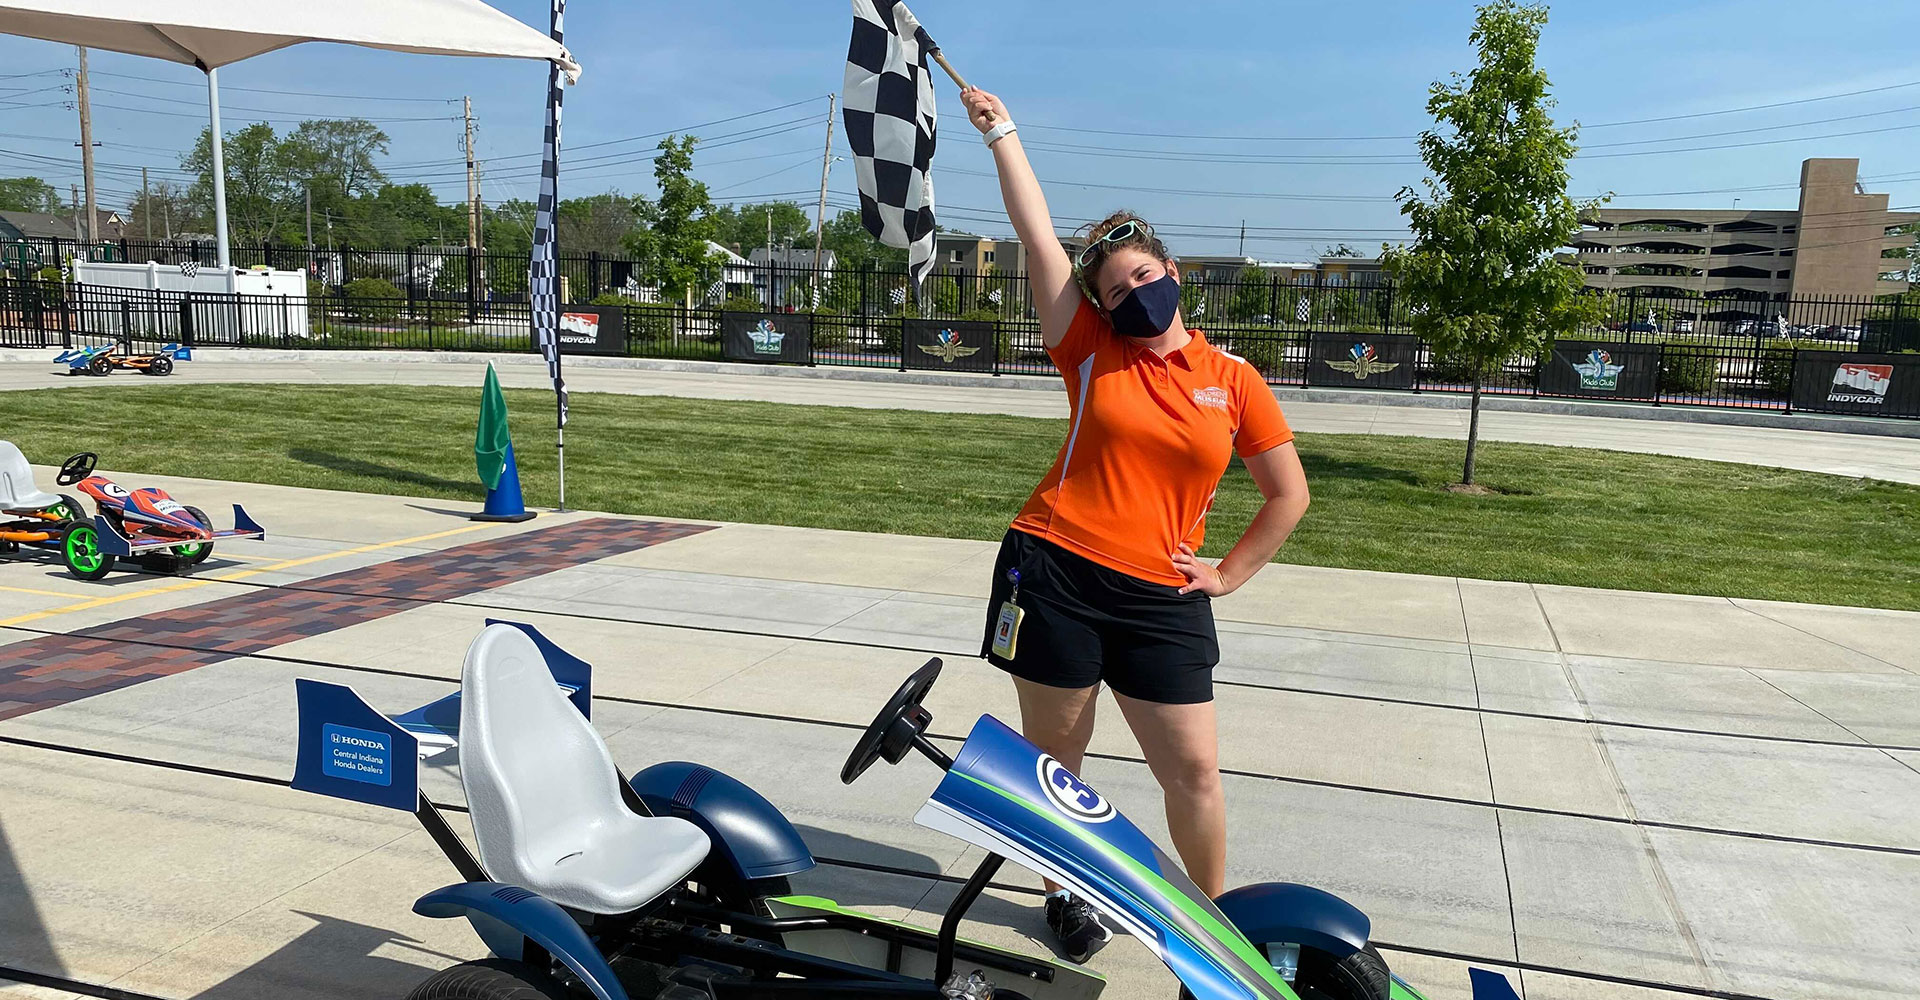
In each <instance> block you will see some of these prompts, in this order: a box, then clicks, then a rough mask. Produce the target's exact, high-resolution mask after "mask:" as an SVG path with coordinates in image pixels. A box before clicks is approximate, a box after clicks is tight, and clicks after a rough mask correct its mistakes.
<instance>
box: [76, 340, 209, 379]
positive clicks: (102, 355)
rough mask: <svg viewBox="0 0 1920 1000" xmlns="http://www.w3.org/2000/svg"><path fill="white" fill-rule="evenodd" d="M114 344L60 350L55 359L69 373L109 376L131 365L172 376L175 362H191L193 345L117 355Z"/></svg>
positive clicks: (137, 369)
mask: <svg viewBox="0 0 1920 1000" xmlns="http://www.w3.org/2000/svg"><path fill="white" fill-rule="evenodd" d="M118 350H119V348H118V347H116V346H115V345H113V344H106V345H103V346H100V347H76V348H73V349H72V350H68V351H61V352H60V354H59V355H58V356H57V357H55V358H54V359H53V363H54V364H56V365H66V366H67V374H68V375H109V374H112V373H113V370H114V369H116V368H128V369H132V370H133V371H138V372H146V373H147V374H148V375H171V374H173V363H174V362H176V361H192V360H193V348H191V347H181V346H180V345H179V344H167V345H165V346H163V347H161V348H160V349H159V350H158V351H155V352H153V353H151V354H125V355H122V354H118V353H116V352H117V351H118Z"/></svg>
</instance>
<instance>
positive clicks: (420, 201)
mask: <svg viewBox="0 0 1920 1000" xmlns="http://www.w3.org/2000/svg"><path fill="white" fill-rule="evenodd" d="M316 211H317V210H316ZM344 221H345V225H339V224H336V225H335V227H334V233H333V235H334V238H335V239H344V240H345V241H346V242H349V243H357V244H360V245H362V246H374V247H389V248H399V247H410V246H416V245H418V244H421V243H439V244H453V243H465V242H466V241H467V210H466V207H465V206H463V205H442V204H440V201H439V199H438V198H436V197H434V194H433V189H432V188H430V187H428V186H427V185H425V184H387V185H384V186H382V187H381V188H380V190H379V191H377V192H375V193H374V194H373V195H372V196H371V197H363V198H356V199H354V200H353V201H351V202H349V203H348V204H347V206H346V217H345V220H344ZM316 238H317V237H316Z"/></svg>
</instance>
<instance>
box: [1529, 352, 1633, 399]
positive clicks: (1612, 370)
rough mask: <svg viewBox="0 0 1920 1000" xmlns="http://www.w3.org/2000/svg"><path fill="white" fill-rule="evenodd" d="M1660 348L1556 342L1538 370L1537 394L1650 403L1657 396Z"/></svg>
mask: <svg viewBox="0 0 1920 1000" xmlns="http://www.w3.org/2000/svg"><path fill="white" fill-rule="evenodd" d="M1659 373H1660V348H1659V347H1658V346H1657V345H1654V344H1613V343H1602V342H1600V341H1594V340H1557V341H1554V344H1553V353H1552V355H1551V356H1549V357H1548V358H1547V363H1546V364H1545V365H1543V366H1542V367H1541V369H1540V391H1541V392H1542V393H1545V394H1546V395H1549V396H1594V397H1599V398H1604V399H1653V398H1654V396H1655V394H1656V393H1657V392H1658V388H1657V387H1658V384H1659Z"/></svg>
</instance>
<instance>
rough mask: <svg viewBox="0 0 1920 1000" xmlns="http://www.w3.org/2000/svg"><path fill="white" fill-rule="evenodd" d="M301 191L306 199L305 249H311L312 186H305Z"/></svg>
mask: <svg viewBox="0 0 1920 1000" xmlns="http://www.w3.org/2000/svg"><path fill="white" fill-rule="evenodd" d="M301 193H302V194H304V195H306V201H307V249H308V250H312V249H313V188H311V187H309V188H306V189H305V190H303V191H302V192H301Z"/></svg>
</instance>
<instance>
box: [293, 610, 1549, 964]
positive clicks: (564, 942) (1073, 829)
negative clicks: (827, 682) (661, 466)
mask: <svg viewBox="0 0 1920 1000" xmlns="http://www.w3.org/2000/svg"><path fill="white" fill-rule="evenodd" d="M939 673H940V661H939V660H937V659H935V660H930V661H928V662H927V663H926V665H925V666H922V667H921V668H920V669H919V670H917V671H915V672H914V674H913V675H912V676H911V677H910V678H908V679H907V681H906V683H905V684H903V685H901V687H900V689H899V690H898V691H896V692H895V693H894V695H893V697H892V698H891V699H889V700H888V701H887V703H886V705H885V707H883V708H882V709H881V710H880V713H879V714H878V715H877V716H875V717H874V720H873V723H872V724H871V725H870V726H868V727H867V729H866V731H865V732H863V733H862V734H861V736H860V739H859V741H858V742H857V743H856V744H855V746H854V749H853V753H852V755H851V756H849V757H848V758H847V761H846V764H845V766H844V767H843V768H842V769H841V772H840V777H841V780H842V781H844V782H848V783H851V782H852V781H854V780H855V779H857V778H859V777H860V776H861V775H862V774H863V773H865V772H866V770H867V769H868V768H869V767H871V766H872V765H873V764H874V763H875V762H876V761H879V760H882V759H884V760H886V761H887V762H889V763H899V762H900V761H901V760H902V759H903V758H905V757H906V755H907V754H908V752H909V751H918V752H919V753H920V754H921V755H922V756H924V757H925V758H926V759H928V760H929V761H932V762H933V763H934V764H935V765H936V766H938V767H940V768H941V769H942V770H944V771H945V776H944V777H943V778H942V779H941V780H940V782H939V784H938V786H937V787H936V788H935V789H934V791H933V795H932V797H931V798H930V799H928V801H927V803H926V805H925V806H923V807H922V808H921V809H920V811H919V813H918V815H917V816H915V820H916V821H917V822H919V823H921V824H923V825H925V826H929V827H932V828H933V829H935V830H939V831H942V832H945V833H949V834H952V835H953V836H956V837H958V838H960V839H961V840H964V841H966V842H967V843H969V844H973V845H976V846H978V847H981V848H984V849H985V850H986V851H988V852H989V854H988V857H987V858H986V860H985V861H983V862H982V863H981V864H980V866H979V867H978V868H977V869H976V870H975V871H974V872H973V874H972V876H971V877H970V878H968V879H967V881H966V883H965V886H964V887H963V888H962V889H961V890H960V892H959V893H958V895H956V896H955V897H954V900H953V903H952V905H951V906H950V907H949V908H948V909H947V911H946V914H945V916H944V917H943V918H942V920H941V923H940V928H939V929H938V930H937V931H935V930H928V929H923V928H919V927H914V926H910V925H908V924H904V923H900V922H897V921H892V920H884V919H881V918H878V917H873V916H868V915H866V914H862V913H859V912H857V911H853V910H850V909H847V908H844V907H841V906H839V905H838V904H836V903H834V902H832V901H831V900H827V899H821V898H818V897H813V896H801V895H792V894H791V893H790V889H789V885H788V878H789V877H790V876H792V875H795V874H797V873H800V872H804V871H806V870H808V869H810V868H812V867H814V859H813V855H812V854H811V853H810V852H809V851H808V849H807V845H806V844H805V843H804V842H803V841H802V840H801V838H800V836H799V835H798V833H797V832H796V831H795V830H794V828H793V826H792V824H790V823H789V822H788V821H787V820H786V818H785V817H784V816H782V815H781V814H780V811H779V810H778V809H776V808H774V806H773V805H772V804H771V803H769V802H768V801H767V800H766V799H764V798H762V797H761V796H760V795H759V794H757V793H756V792H754V791H753V790H752V789H750V788H748V787H747V786H746V785H745V784H742V783H741V782H740V781H738V780H735V779H734V778H732V777H730V776H728V775H726V774H723V773H721V772H719V771H716V770H714V769H712V768H709V767H704V766H702V765H699V764H693V763H687V762H684V761H673V762H668V763H660V764H654V765H652V766H651V767H648V768H646V769H645V770H642V771H640V772H639V773H637V774H635V775H634V776H633V777H632V779H631V780H627V779H623V778H622V776H621V774H620V772H619V771H618V770H617V769H616V767H615V765H614V762H613V758H612V757H611V756H610V755H609V754H608V752H607V747H606V744H605V743H603V742H602V741H601V739H600V737H599V736H598V734H596V733H595V731H594V729H593V726H592V725H591V723H590V722H589V715H590V712H591V708H592V698H591V694H592V670H591V668H590V667H589V666H588V665H587V664H586V663H585V662H584V661H582V660H580V659H578V658H577V657H574V656H571V655H569V654H568V653H566V652H565V651H563V650H561V649H560V648H559V647H558V646H556V645H554V644H553V643H552V642H551V641H549V640H548V639H547V638H546V637H545V636H543V635H541V634H540V633H539V632H538V631H536V630H535V629H533V628H532V627H531V626H527V625H522V624H517V623H510V622H493V621H490V622H488V623H487V626H486V628H485V629H484V630H483V631H482V632H481V633H480V635H479V637H478V638H477V639H475V641H474V643H473V645H472V646H471V647H470V648H469V649H468V651H467V658H466V663H465V666H464V668H463V670H462V673H461V680H460V691H459V692H457V693H455V694H451V695H448V696H447V697H445V698H442V699H440V700H439V701H436V702H433V703H431V704H429V705H425V706H422V707H420V708H417V709H414V710H413V711H411V712H407V713H404V714H402V715H399V716H397V717H393V718H389V717H387V716H385V715H382V714H381V713H380V712H378V711H376V710H375V709H373V708H372V707H370V706H369V705H367V704H366V702H364V701H362V700H361V699H360V698H359V696H358V695H356V694H355V693H354V692H353V690H352V689H351V688H348V687H345V686H342V685H338V684H330V683H325V682H321V681H314V680H307V679H301V680H299V681H297V682H296V685H297V696H298V702H299V738H298V762H297V764H296V767H295V772H294V779H293V787H295V788H297V789H301V790H304V791H310V792H317V793H320V794H324V795H331V796H335V797H338V798H343V799H351V800H354V801H358V802H365V803H370V804H374V805H381V806H387V807H390V808H394V809H401V810H405V811H408V812H412V813H413V814H414V816H415V817H416V818H417V819H418V820H419V821H420V823H421V825H422V826H424V827H425V828H426V829H427V831H428V832H429V833H430V834H431V835H432V836H433V838H434V840H435V842H436V843H437V844H438V845H439V846H440V848H441V850H442V851H443V852H445V854H446V856H447V859H448V860H449V861H450V862H452V864H453V866H454V867H455V868H456V869H457V870H458V871H459V873H460V875H461V876H462V877H463V878H464V879H465V881H462V882H457V883H454V884H452V885H448V886H445V887H442V888H439V889H435V890H433V891H432V892H429V893H427V894H426V895H424V896H422V897H420V899H419V900H418V901H417V902H416V903H415V904H414V906H413V909H414V912H416V913H419V914H421V915H423V916H427V917H465V918H466V919H467V920H468V921H469V922H470V923H471V924H472V926H473V929H474V930H475V932H476V933H478V935H479V936H480V938H481V940H482V941H483V942H485V944H486V945H487V947H488V949H489V950H490V951H491V952H492V957H491V958H488V959H486V960H483V961H478V962H466V963H463V964H460V965H455V966H453V967H451V968H448V969H444V970H442V971H440V972H438V973H435V974H434V975H433V976H431V977H429V978H428V979H427V980H426V981H425V982H423V983H421V984H420V986H419V987H417V988H416V989H414V990H413V992H412V993H411V994H409V996H410V997H411V998H413V1000H429V998H432V1000H533V998H536V997H545V998H550V1000H557V998H562V997H586V996H592V997H594V998H597V1000H627V998H633V1000H699V998H712V1000H788V998H830V997H831V998H840V997H889V998H891V997H919V998H964V1000H989V998H992V997H995V996H998V997H1000V998H1002V1000H1027V998H1033V1000H1053V998H1060V1000H1092V998H1094V997H1096V996H1098V994H1099V992H1100V990H1101V989H1102V987H1104V986H1105V980H1104V979H1103V978H1101V977H1100V976H1099V975H1098V974H1096V973H1094V972H1093V971H1092V970H1090V969H1087V968H1085V967H1082V966H1078V965H1074V964H1072V963H1069V962H1064V961H1058V960H1053V959H1045V958H1032V957H1028V956H1025V955H1021V954H1019V953H1016V952H1012V951H1008V950H1005V949H1002V948H997V947H991V946H987V945H983V944H977V943H972V942H968V941H964V940H962V939H961V938H960V937H959V935H958V931H959V927H960V922H961V919H962V918H963V917H964V916H965V914H966V912H967V910H968V908H969V907H970V906H972V904H973V903H974V901H975V900H976V899H978V898H979V896H980V894H981V892H982V891H983V890H985V889H986V887H987V884H988V880H990V879H991V878H992V877H993V876H994V874H995V873H996V872H997V871H998V870H999V868H1000V866H1001V864H1002V862H1003V861H1006V860H1009V859H1011V860H1013V861H1014V862H1016V863H1018V864H1021V865H1024V866H1026V867H1027V868H1030V869H1032V870H1033V871H1035V872H1038V873H1040V874H1043V875H1045V876H1047V877H1049V878H1052V879H1054V880H1056V881H1058V882H1060V883H1062V884H1064V885H1067V886H1070V887H1071V888H1072V889H1073V890H1074V891H1075V892H1076V893H1079V894H1081V895H1083V896H1084V897H1085V898H1086V899H1087V900H1088V901H1090V902H1091V903H1092V904H1093V905H1095V906H1096V907H1098V908H1099V909H1100V910H1101V912H1102V913H1104V914H1105V915H1106V916H1107V917H1108V918H1109V919H1110V920H1111V921H1113V922H1114V924H1115V925H1117V926H1118V927H1121V928H1124V929H1125V930H1127V931H1129V932H1130V933H1132V934H1133V935H1134V936H1135V937H1137V938H1139V939H1140V941H1141V942H1142V943H1144V944H1145V945H1147V947H1149V948H1151V949H1152V950H1153V951H1154V952H1155V953H1156V954H1158V955H1159V956H1160V958H1162V959H1163V960H1165V962H1166V963H1167V965H1168V966H1169V967H1170V968H1171V969H1172V971H1173V972H1174V974H1175V975H1176V976H1178V977H1179V979H1180V981H1181V982H1182V983H1184V984H1185V986H1186V991H1187V992H1188V994H1189V995H1191V996H1193V997H1197V998H1201V1000H1295V998H1306V1000H1421V996H1420V994H1419V993H1418V992H1417V991H1415V990H1414V989H1413V987H1411V986H1409V985H1407V984H1406V983H1405V982H1403V981H1401V980H1400V979H1398V978H1397V977H1395V976H1393V975H1391V973H1389V972H1388V970H1387V967H1386V964H1385V962H1383V961H1382V960H1381V958H1380V955H1379V953H1378V952H1376V951H1375V950H1374V949H1373V948H1372V946H1371V945H1369V944H1368V942H1367V935H1368V932H1369V927H1370V925H1369V922H1368V920H1367V918H1366V916H1365V915H1364V914H1362V913H1361V912H1360V911H1359V910H1357V909H1355V908H1354V907H1353V906H1351V905H1349V904H1347V903H1346V902H1344V901H1342V900H1340V899H1338V898H1337V897H1335V896H1333V895H1331V894H1328V893H1325V892H1322V891H1320V890H1318V889H1313V888H1309V887H1307V886H1304V885H1294V884H1288V883H1270V884H1264V885H1254V886H1246V887H1244V888H1241V889H1236V890H1234V891H1232V892H1229V893H1227V894H1226V895H1224V896H1222V897H1221V898H1220V899H1219V900H1218V902H1217V905H1216V902H1215V901H1212V900H1208V899H1207V898H1205V897H1204V896H1203V895H1202V894H1201V893H1200V892H1199V891H1198V890H1197V889H1196V888H1195V887H1194V885H1193V883H1192V882H1191V881H1189V880H1188V879H1187V877H1186V875H1185V874H1184V873H1183V872H1182V871H1181V870H1180V868H1179V867H1178V866H1177V865H1175V864H1174V863H1173V862H1172V861H1171V860H1170V859H1169V858H1168V857H1167V856H1166V855H1165V854H1163V853H1161V852H1160V850H1159V849H1158V848H1156V847H1155V846H1154V845H1153V843H1152V842H1151V841H1149V840H1148V839H1147V838H1146V837H1145V836H1144V835H1142V834H1141V832H1140V831H1139V830H1138V829H1136V828H1135V827H1134V826H1133V824H1132V823H1130V822H1128V821H1127V819H1126V818H1125V817H1124V816H1122V815H1120V813H1119V812H1118V811H1117V810H1116V809H1115V808H1114V807H1113V805H1112V804H1111V803H1109V802H1107V801H1106V800H1105V799H1103V798H1101V796H1100V795H1099V793H1097V792H1095V791H1094V790H1093V788H1092V787H1090V786H1089V785H1087V784H1086V783H1085V782H1083V781H1081V780H1080V779H1078V778H1077V777H1075V776H1074V775H1073V774H1071V773H1070V772H1068V771H1067V769H1066V768H1064V767H1062V766H1060V764H1059V763H1058V762H1057V761H1055V760H1053V759H1052V758H1051V757H1049V756H1047V755H1046V754H1045V753H1042V752H1041V751H1040V750H1039V749H1038V748H1036V747H1035V746H1034V745H1033V744H1032V743H1029V742H1027V741H1026V740H1025V739H1023V738H1022V737H1021V736H1020V735H1019V734H1018V733H1016V732H1014V731H1013V730H1011V729H1009V728H1007V727H1006V726H1005V725H1003V724H1002V723H1000V722H999V721H998V720H996V719H994V718H993V717H991V716H982V717H981V718H980V720H979V721H978V722H977V723H975V725H974V727H973V732H972V734H971V735H970V736H968V738H967V741H966V743H965V745H963V746H962V747H960V749H959V752H958V753H957V754H955V755H954V756H952V757H949V756H947V754H946V753H944V752H943V751H942V750H941V749H940V748H939V747H937V746H935V745H934V744H933V743H932V742H931V741H930V740H928V738H927V737H926V731H927V727H928V725H929V723H931V722H932V719H933V716H932V714H931V713H929V712H928V711H927V710H926V708H924V707H923V706H922V704H921V701H922V699H923V698H925V697H926V694H927V692H928V691H929V690H930V689H931V688H932V687H933V684H934V681H935V679H936V678H937V677H938V676H939ZM455 746H457V747H458V750H459V764H460V779H461V783H462V785H463V786H464V787H465V790H466V796H467V808H468V810H469V811H470V813H471V816H472V821H473V833H474V839H475V841H476V842H477V844H478V847H479V857H478V858H475V857H474V856H473V855H472V854H471V853H470V852H469V851H468V850H467V848H466V845H465V843H464V842H463V841H462V840H461V839H460V838H459V837H458V836H457V835H455V834H454V832H453V831H452V830H451V829H450V828H449V827H448V825H447V823H446V821H445V819H444V818H443V817H442V815H441V813H440V811H439V809H438V808H437V807H436V806H435V805H434V804H433V803H432V802H431V801H429V800H428V798H427V797H426V796H425V795H424V794H423V793H422V792H421V791H420V786H419V773H418V758H419V757H420V756H422V755H427V756H432V755H437V754H440V753H444V752H446V751H447V750H449V749H452V748H454V747H455ZM1473 971H1474V973H1475V975H1474V977H1473V979H1474V990H1475V997H1476V998H1477V1000H1507V998H1512V997H1513V993H1512V990H1511V987H1509V986H1507V984H1506V980H1505V978H1504V977H1501V976H1499V975H1497V974H1492V973H1487V974H1485V975H1484V976H1483V975H1482V974H1481V973H1483V972H1484V970H1473Z"/></svg>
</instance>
